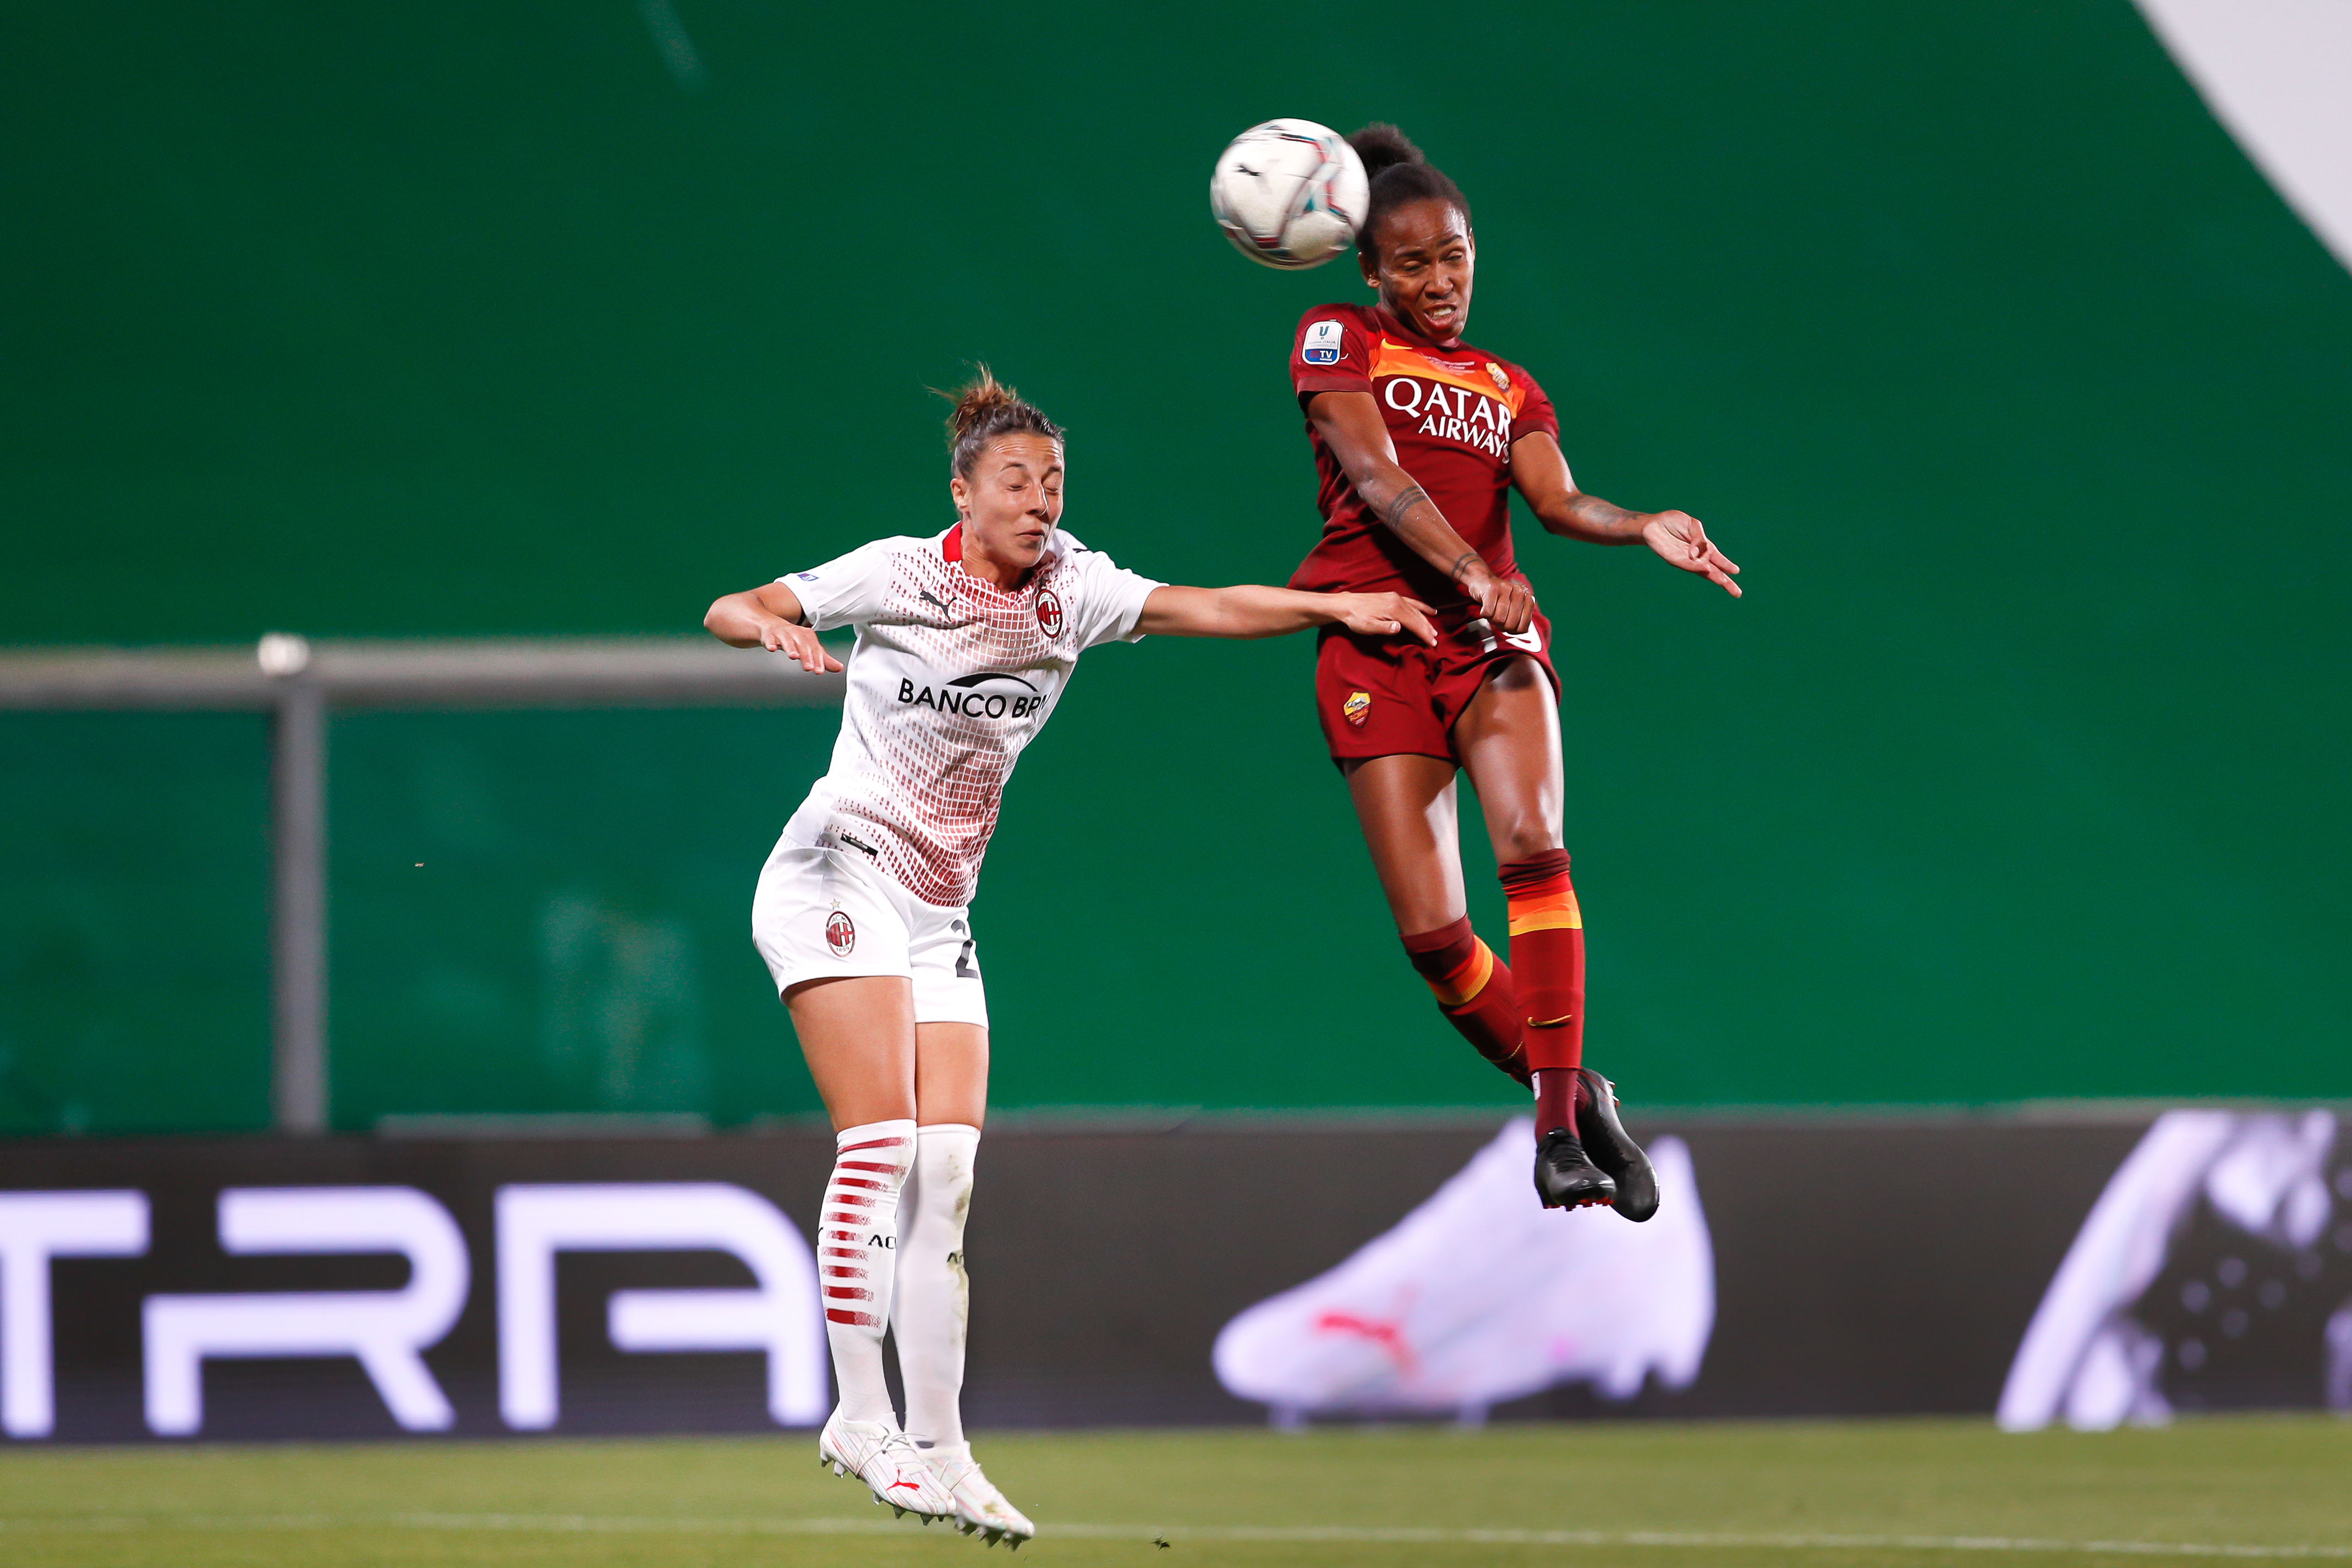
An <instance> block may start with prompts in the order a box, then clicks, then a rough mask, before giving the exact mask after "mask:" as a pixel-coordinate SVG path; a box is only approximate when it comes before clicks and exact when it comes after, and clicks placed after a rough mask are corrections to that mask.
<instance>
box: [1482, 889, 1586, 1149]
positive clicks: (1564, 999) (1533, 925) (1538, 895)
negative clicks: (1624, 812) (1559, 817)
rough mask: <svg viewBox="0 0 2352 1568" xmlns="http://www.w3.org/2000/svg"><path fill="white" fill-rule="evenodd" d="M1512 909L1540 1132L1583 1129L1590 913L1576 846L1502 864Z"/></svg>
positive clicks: (1517, 973) (1514, 951)
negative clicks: (1581, 903)
mask: <svg viewBox="0 0 2352 1568" xmlns="http://www.w3.org/2000/svg"><path fill="white" fill-rule="evenodd" d="M1496 876H1497V877H1499V878H1501V879H1502V883H1503V897H1504V899H1505V900H1506V902H1507V905H1508V907H1509V910H1510V916H1511V965H1512V969H1513V972H1514V975H1515V978H1516V981H1517V988H1518V995H1519V1008H1520V1012H1521V1015H1522V1016H1524V1017H1525V1018H1526V1020H1527V1034H1526V1036H1525V1046H1526V1050H1527V1061H1528V1070H1529V1071H1530V1072H1531V1073H1532V1074H1533V1075H1534V1077H1535V1089H1536V1134H1537V1136H1538V1137H1540V1136H1542V1135H1543V1134H1544V1133H1545V1132H1546V1131H1549V1130H1550V1129H1551V1128H1554V1127H1565V1128H1567V1129H1568V1130H1569V1131H1571V1132H1572V1131H1575V1130H1576V1092H1577V1089H1576V1081H1577V1079H1576V1068H1578V1067H1580V1066H1581V1065H1582V1063H1583V1059H1584V916H1583V914H1582V912H1581V911H1580V910H1578V909H1577V907H1576V889H1575V887H1574V886H1573V885H1572V884H1571V883H1570V881H1569V879H1568V851H1567V850H1565V849H1547V850H1545V851H1544V852H1543V853H1542V854H1540V855H1530V856H1528V858H1526V859H1524V860H1514V861H1512V862H1511V863H1510V864H1509V865H1507V866H1502V867H1498V868H1496Z"/></svg>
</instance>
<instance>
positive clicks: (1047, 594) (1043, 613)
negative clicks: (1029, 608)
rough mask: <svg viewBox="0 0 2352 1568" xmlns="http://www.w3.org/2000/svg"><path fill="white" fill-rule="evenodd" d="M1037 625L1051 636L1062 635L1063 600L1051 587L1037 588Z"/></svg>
mask: <svg viewBox="0 0 2352 1568" xmlns="http://www.w3.org/2000/svg"><path fill="white" fill-rule="evenodd" d="M1037 626H1038V629H1039V630H1041V631H1043V632H1044V633H1045V635H1046V636H1047V637H1060V636H1061V635H1062V601H1061V600H1059V599H1057V598H1055V597H1054V590H1052V589H1051V588H1040V589H1038V590H1037Z"/></svg>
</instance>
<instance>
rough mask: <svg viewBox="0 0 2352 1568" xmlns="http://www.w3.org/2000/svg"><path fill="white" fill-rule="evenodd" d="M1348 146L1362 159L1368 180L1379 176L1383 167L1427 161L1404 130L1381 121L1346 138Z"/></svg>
mask: <svg viewBox="0 0 2352 1568" xmlns="http://www.w3.org/2000/svg"><path fill="white" fill-rule="evenodd" d="M1348 145H1349V146H1350V147H1353V148H1354V149H1355V150H1356V156H1357V157H1358V158H1360V159H1361V160H1363V164H1364V178H1365V179H1367V180H1376V179H1378V178H1380V174H1381V170H1382V169H1390V168H1394V167H1395V166H1396V165H1397V164H1399V163H1427V162H1429V160H1428V159H1426V158H1424V157H1423V156H1422V155H1421V149H1420V148H1418V147H1416V146H1414V145H1413V144H1412V141H1411V139H1410V138H1408V137H1407V136H1406V135H1405V133H1404V132H1402V131H1400V130H1398V129H1397V128H1396V127H1395V126H1393V125H1391V124H1390V123H1389V122H1388V121H1384V120H1376V121H1372V123H1370V125H1367V126H1365V127H1364V128H1363V129H1362V130H1361V131H1359V132H1356V133H1355V134H1354V135H1353V136H1350V137H1349V138H1348Z"/></svg>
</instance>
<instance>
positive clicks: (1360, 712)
mask: <svg viewBox="0 0 2352 1568" xmlns="http://www.w3.org/2000/svg"><path fill="white" fill-rule="evenodd" d="M1371 716H1372V694H1371V693H1370V692H1369V691H1350V692H1349V693H1348V700H1346V701H1345V702H1342V703H1340V704H1339V717H1340V718H1342V719H1345V720H1346V721H1348V722H1349V724H1350V725H1351V726H1353V727H1354V728H1356V729H1359V730H1360V729H1362V728H1363V727H1364V721H1365V720H1367V719H1369V718H1370V717H1371Z"/></svg>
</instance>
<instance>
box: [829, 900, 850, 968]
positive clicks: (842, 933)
mask: <svg viewBox="0 0 2352 1568" xmlns="http://www.w3.org/2000/svg"><path fill="white" fill-rule="evenodd" d="M824 945H825V946H827V947H829V948H831V949H833V956H834V957H835V958H847V957H848V956H849V955H850V953H851V952H852V951H853V950H855V949H856V946H857V922H856V921H853V920H851V919H850V918H849V915H848V912H847V911H846V910H834V911H833V913H831V914H829V915H827V916H825V917H824Z"/></svg>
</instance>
